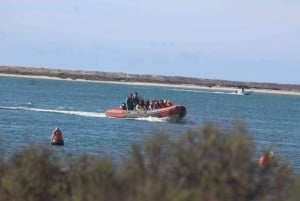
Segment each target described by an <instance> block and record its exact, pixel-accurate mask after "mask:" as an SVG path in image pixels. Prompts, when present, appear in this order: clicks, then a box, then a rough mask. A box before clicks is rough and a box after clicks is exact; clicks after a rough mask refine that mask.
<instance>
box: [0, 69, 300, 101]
mask: <svg viewBox="0 0 300 201" xmlns="http://www.w3.org/2000/svg"><path fill="white" fill-rule="evenodd" d="M0 77H21V78H32V79H49V80H65V81H75V82H76V81H77V82H96V83H109V84H126V85H135V86H156V87H169V88H171V87H175V88H182V89H202V90H210V91H232V92H234V91H237V90H239V88H237V87H223V86H213V87H206V86H199V85H193V84H164V83H150V82H128V81H100V80H85V79H71V78H60V77H52V76H46V75H19V74H7V73H0ZM247 91H251V92H253V93H263V94H281V95H297V96H299V95H300V92H298V91H287V90H271V89H256V88H255V89H254V88H249V89H247Z"/></svg>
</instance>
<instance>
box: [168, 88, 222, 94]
mask: <svg viewBox="0 0 300 201" xmlns="http://www.w3.org/2000/svg"><path fill="white" fill-rule="evenodd" d="M169 90H172V91H182V92H193V93H208V94H227V93H226V92H223V91H209V90H207V91H206V90H194V89H169Z"/></svg>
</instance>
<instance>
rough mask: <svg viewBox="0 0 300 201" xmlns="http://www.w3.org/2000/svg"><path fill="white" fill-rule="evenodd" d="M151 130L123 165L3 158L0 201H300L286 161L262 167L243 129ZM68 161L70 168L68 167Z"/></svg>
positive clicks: (31, 151) (34, 152) (28, 153)
mask: <svg viewBox="0 0 300 201" xmlns="http://www.w3.org/2000/svg"><path fill="white" fill-rule="evenodd" d="M174 136H178V135H177V134H172V133H169V134H165V133H159V132H158V133H155V134H153V135H151V137H150V138H149V139H146V140H145V142H144V144H142V145H133V146H132V152H131V153H130V154H129V156H128V158H127V159H126V160H124V162H123V163H122V164H121V165H119V166H115V165H114V164H113V161H111V160H109V159H103V158H101V159H99V158H98V159H96V158H93V157H90V156H87V155H83V156H81V157H79V158H76V159H71V158H68V157H67V156H66V157H65V158H64V159H59V158H58V157H57V156H55V155H54V154H53V153H52V152H51V151H50V150H48V149H46V148H37V147H34V148H27V149H25V150H23V151H21V152H18V153H16V154H14V155H13V156H12V157H11V158H10V159H9V160H8V161H4V160H3V159H1V161H0V179H1V183H0V201H2V200H3V201H4V200H5V201H8V200H14V201H19V200H31V201H40V200H56V201H57V200H65V201H81V200H84V201H89V200H91V201H96V200H107V201H123V200H124V201H127V200H128V201H129V200H130V201H134V200H139V201H147V200H149V201H150V200H151V201H159V200H164V201H168V200H170V201H181V200H189V201H193V200H195V201H196V200H197V201H199V200H203V201H233V200H234V201H247V200H249V201H256V200H257V201H265V200H270V201H273V200H274V201H277V200H278V201H279V200H282V201H283V200H285V201H286V200H291V201H292V200H295V201H296V200H300V194H299V192H298V189H299V187H300V179H299V178H298V177H297V176H296V175H293V174H291V168H290V166H289V164H288V163H286V162H280V161H279V163H278V165H277V166H276V167H275V166H274V167H271V168H269V169H261V168H259V167H258V164H257V159H255V144H254V143H253V141H252V140H251V139H250V137H249V135H248V134H247V132H246V130H245V129H244V126H243V125H241V124H237V125H236V126H235V128H234V129H233V130H232V131H230V132H224V131H221V130H219V129H218V128H217V127H215V126H214V125H211V124H207V125H205V126H204V127H203V128H202V129H200V130H197V131H187V133H186V134H184V135H182V136H181V137H176V138H175V137H174ZM66 161H68V162H67V164H68V165H67V167H66V166H65V163H66Z"/></svg>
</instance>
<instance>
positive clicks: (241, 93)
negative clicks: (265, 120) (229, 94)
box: [233, 88, 253, 95]
mask: <svg viewBox="0 0 300 201" xmlns="http://www.w3.org/2000/svg"><path fill="white" fill-rule="evenodd" d="M252 93H253V92H252V91H245V89H244V88H242V89H240V90H238V91H234V92H233V94H236V95H250V94H252Z"/></svg>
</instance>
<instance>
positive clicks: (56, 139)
mask: <svg viewBox="0 0 300 201" xmlns="http://www.w3.org/2000/svg"><path fill="white" fill-rule="evenodd" d="M51 144H52V145H64V138H63V135H62V132H61V130H60V129H59V128H56V129H55V130H54V131H53V134H52V137H51Z"/></svg>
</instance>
